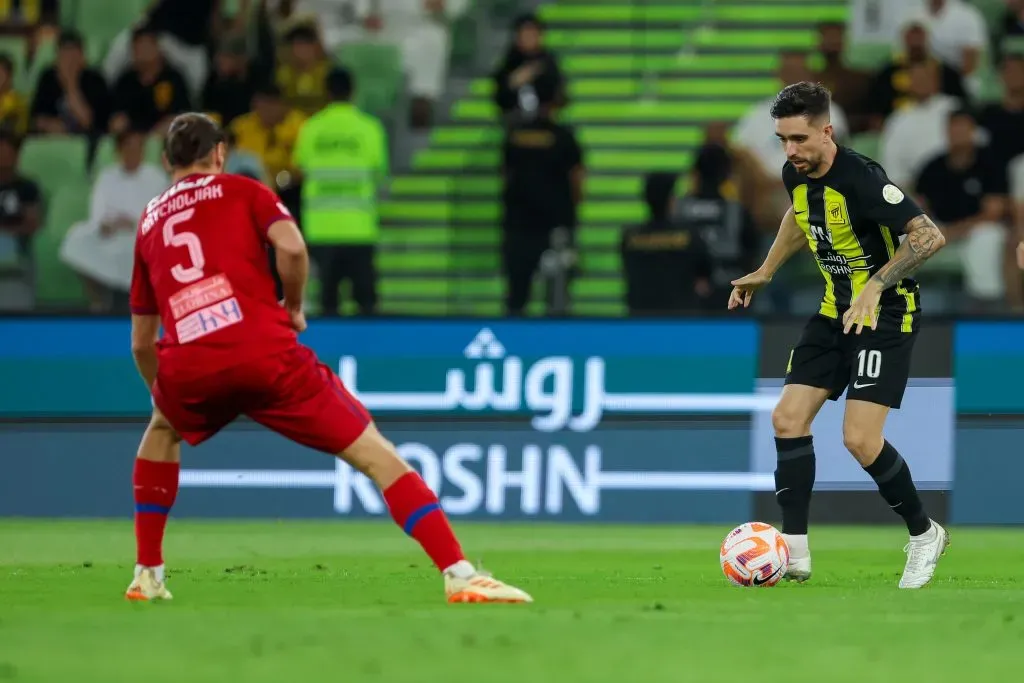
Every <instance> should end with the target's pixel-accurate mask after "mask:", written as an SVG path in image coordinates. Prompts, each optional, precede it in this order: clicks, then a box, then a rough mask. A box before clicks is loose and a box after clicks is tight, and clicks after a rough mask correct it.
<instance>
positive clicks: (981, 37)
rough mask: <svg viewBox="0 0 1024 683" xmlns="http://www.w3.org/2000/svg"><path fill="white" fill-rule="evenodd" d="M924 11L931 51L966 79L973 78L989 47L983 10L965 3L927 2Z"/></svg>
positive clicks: (933, 0) (940, 0)
mask: <svg viewBox="0 0 1024 683" xmlns="http://www.w3.org/2000/svg"><path fill="white" fill-rule="evenodd" d="M925 7H926V9H927V12H928V22H929V24H930V26H929V33H930V34H931V48H932V51H933V52H934V53H935V55H936V56H937V57H938V58H939V59H941V60H942V61H943V62H945V63H947V64H949V65H950V66H952V67H953V68H954V69H956V70H957V71H959V72H960V73H961V74H963V75H964V76H970V75H971V74H973V73H974V72H975V71H976V70H977V69H978V67H979V66H980V65H981V57H982V54H983V53H984V52H985V49H986V46H987V44H988V29H987V28H986V26H985V17H984V16H983V15H982V13H981V10H979V9H978V8H977V7H974V6H973V5H971V4H969V3H966V2H964V0H927V2H926V3H925Z"/></svg>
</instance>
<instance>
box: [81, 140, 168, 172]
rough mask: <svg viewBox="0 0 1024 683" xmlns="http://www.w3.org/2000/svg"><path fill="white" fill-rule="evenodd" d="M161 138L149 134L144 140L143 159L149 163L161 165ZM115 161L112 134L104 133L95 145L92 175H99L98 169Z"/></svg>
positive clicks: (115, 152) (114, 146) (115, 148)
mask: <svg viewBox="0 0 1024 683" xmlns="http://www.w3.org/2000/svg"><path fill="white" fill-rule="evenodd" d="M162 154H163V139H162V138H160V137H159V136H158V135H151V136H149V138H148V139H147V140H146V151H145V160H146V161H147V162H149V163H151V164H155V165H157V166H161V167H162V164H163V159H162V157H161V155H162ZM116 163H117V145H116V144H115V142H114V138H113V136H110V135H104V136H103V137H102V138H100V141H99V144H97V145H96V154H95V156H94V157H93V160H92V169H91V171H92V177H93V178H95V177H96V176H97V175H99V173H100V171H102V170H103V169H105V168H107V167H108V166H113V165H114V164H116Z"/></svg>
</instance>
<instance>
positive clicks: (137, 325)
mask: <svg viewBox="0 0 1024 683" xmlns="http://www.w3.org/2000/svg"><path fill="white" fill-rule="evenodd" d="M159 335H160V316H158V315H134V314H133V315H132V357H133V358H134V359H135V367H136V368H138V370H139V375H140V376H141V377H142V381H143V382H145V383H146V387H148V388H149V389H150V390H152V389H153V383H154V382H156V366H157V360H156V358H157V357H156V340H157V338H158V337H159Z"/></svg>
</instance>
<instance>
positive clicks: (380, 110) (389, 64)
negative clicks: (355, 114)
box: [336, 42, 405, 118]
mask: <svg viewBox="0 0 1024 683" xmlns="http://www.w3.org/2000/svg"><path fill="white" fill-rule="evenodd" d="M336 58H337V60H338V62H340V63H341V64H343V65H345V66H346V67H348V68H349V69H352V72H353V74H354V75H355V77H356V83H357V87H356V99H357V104H358V105H359V107H360V108H361V109H363V110H364V111H366V112H369V113H370V114H373V115H375V116H379V117H382V118H390V117H389V114H391V113H393V110H394V106H395V103H396V102H397V101H398V98H399V95H400V94H401V92H402V89H403V84H404V78H405V74H404V72H403V69H402V55H401V52H400V51H399V49H398V47H396V46H394V45H384V44H381V43H370V42H365V43H347V44H345V45H342V46H341V47H340V48H339V50H338V53H337V55H336Z"/></svg>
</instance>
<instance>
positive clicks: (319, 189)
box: [293, 68, 388, 316]
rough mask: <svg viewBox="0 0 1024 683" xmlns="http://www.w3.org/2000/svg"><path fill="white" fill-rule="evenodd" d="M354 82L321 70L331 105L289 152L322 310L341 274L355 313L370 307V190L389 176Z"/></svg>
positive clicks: (384, 146) (328, 307) (377, 127)
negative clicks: (358, 102) (297, 175)
mask: <svg viewBox="0 0 1024 683" xmlns="http://www.w3.org/2000/svg"><path fill="white" fill-rule="evenodd" d="M355 85H356V84H355V79H354V78H353V76H352V74H351V73H350V72H349V71H348V70H346V69H344V68H335V69H333V70H332V71H331V72H330V73H328V75H327V90H328V93H329V94H330V97H331V103H330V104H329V105H327V106H326V107H325V108H324V109H323V110H322V111H321V112H319V113H318V114H315V115H314V116H312V117H311V118H310V119H309V120H308V121H307V122H306V124H305V125H304V126H303V128H302V130H301V131H300V132H299V139H298V141H297V143H296V145H295V151H294V153H293V156H294V163H295V167H296V168H297V169H298V171H299V172H300V174H301V179H302V231H303V233H304V234H305V237H306V242H307V243H308V244H309V246H310V250H311V252H312V255H313V259H314V261H315V262H316V264H317V268H318V270H319V274H320V304H321V308H322V311H321V312H322V314H323V315H326V316H334V315H338V303H339V301H338V298H339V297H338V288H339V286H340V285H341V283H342V281H343V280H346V279H347V280H349V281H350V283H351V285H352V297H353V299H355V302H356V304H357V305H358V307H359V312H360V313H361V314H362V315H373V314H374V313H375V312H376V308H377V270H376V267H375V265H374V253H375V250H376V244H377V239H378V235H379V231H380V226H379V221H378V217H377V193H378V189H379V188H380V186H381V185H382V184H383V182H384V180H385V179H386V177H387V174H388V140H387V134H386V133H385V132H384V127H383V126H382V125H381V123H380V121H379V120H378V119H376V118H375V117H373V116H370V115H369V114H366V113H365V112H362V111H360V110H359V109H357V108H356V106H355V105H354V104H352V95H353V93H354V91H355Z"/></svg>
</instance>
